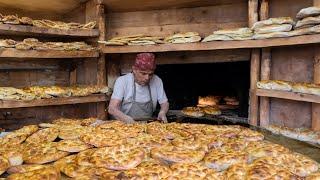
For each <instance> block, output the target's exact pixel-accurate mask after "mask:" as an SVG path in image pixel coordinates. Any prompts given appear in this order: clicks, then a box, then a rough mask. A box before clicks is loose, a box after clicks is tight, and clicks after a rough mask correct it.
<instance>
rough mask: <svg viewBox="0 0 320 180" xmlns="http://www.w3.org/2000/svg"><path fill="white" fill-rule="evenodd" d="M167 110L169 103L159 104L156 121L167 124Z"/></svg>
mask: <svg viewBox="0 0 320 180" xmlns="http://www.w3.org/2000/svg"><path fill="white" fill-rule="evenodd" d="M168 110H169V102H168V101H166V102H164V103H162V104H160V112H159V114H158V119H159V120H162V121H163V122H165V123H167V122H168V120H167V116H166V115H167V113H168Z"/></svg>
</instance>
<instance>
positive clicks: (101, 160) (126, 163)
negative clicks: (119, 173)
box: [92, 145, 145, 170]
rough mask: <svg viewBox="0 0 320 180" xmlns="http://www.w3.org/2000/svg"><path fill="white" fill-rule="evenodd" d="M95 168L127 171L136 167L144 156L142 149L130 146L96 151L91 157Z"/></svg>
mask: <svg viewBox="0 0 320 180" xmlns="http://www.w3.org/2000/svg"><path fill="white" fill-rule="evenodd" d="M92 156H93V157H92V162H93V163H94V164H95V165H96V166H97V167H104V168H107V169H111V170H127V169H132V168H135V167H136V166H138V165H139V164H140V163H141V162H142V160H143V158H144V156H145V151H144V149H142V148H140V147H136V146H132V145H120V146H114V147H104V148H99V149H97V150H96V151H95V152H94V153H93V155H92Z"/></svg>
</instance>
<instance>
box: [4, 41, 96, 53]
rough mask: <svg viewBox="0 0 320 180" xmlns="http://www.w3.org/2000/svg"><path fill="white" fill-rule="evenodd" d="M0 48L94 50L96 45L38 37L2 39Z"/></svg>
mask: <svg viewBox="0 0 320 180" xmlns="http://www.w3.org/2000/svg"><path fill="white" fill-rule="evenodd" d="M0 48H16V49H19V50H61V51H92V50H95V47H93V46H91V45H88V44H87V43H85V42H68V43H65V42H41V41H39V40H38V39H36V38H26V39H24V40H23V41H21V42H17V41H14V40H12V39H0Z"/></svg>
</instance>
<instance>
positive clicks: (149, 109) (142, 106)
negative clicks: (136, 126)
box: [126, 80, 153, 119]
mask: <svg viewBox="0 0 320 180" xmlns="http://www.w3.org/2000/svg"><path fill="white" fill-rule="evenodd" d="M148 91H149V97H150V100H149V101H148V102H145V103H141V102H137V101H136V94H137V93H136V83H135V81H134V80H133V95H132V98H131V102H127V103H132V106H131V108H130V109H129V111H128V112H127V113H126V114H127V115H128V116H130V117H132V118H133V119H145V118H151V117H152V114H153V102H152V96H151V89H150V85H148Z"/></svg>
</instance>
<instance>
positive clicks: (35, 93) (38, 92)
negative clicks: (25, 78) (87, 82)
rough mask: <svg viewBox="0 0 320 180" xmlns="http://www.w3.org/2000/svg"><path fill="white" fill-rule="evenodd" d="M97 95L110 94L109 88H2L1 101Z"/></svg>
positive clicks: (0, 89)
mask: <svg viewBox="0 0 320 180" xmlns="http://www.w3.org/2000/svg"><path fill="white" fill-rule="evenodd" d="M97 93H104V94H108V93H110V90H109V88H108V87H102V86H73V87H61V86H32V87H26V88H23V89H18V88H13V87H0V100H27V101H28V100H34V99H48V98H54V97H71V96H73V97H79V96H88V95H90V94H97Z"/></svg>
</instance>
